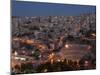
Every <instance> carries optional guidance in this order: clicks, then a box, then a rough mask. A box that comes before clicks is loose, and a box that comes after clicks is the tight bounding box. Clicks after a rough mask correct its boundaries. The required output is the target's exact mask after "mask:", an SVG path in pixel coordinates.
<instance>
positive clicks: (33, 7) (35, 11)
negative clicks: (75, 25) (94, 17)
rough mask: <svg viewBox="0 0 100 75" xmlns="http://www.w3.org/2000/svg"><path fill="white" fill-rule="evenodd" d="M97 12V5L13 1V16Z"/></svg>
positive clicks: (69, 14) (70, 14) (66, 14)
mask: <svg viewBox="0 0 100 75" xmlns="http://www.w3.org/2000/svg"><path fill="white" fill-rule="evenodd" d="M93 13H96V6H90V5H78V4H77V5H76V4H60V3H44V2H24V1H14V0H13V1H12V16H13V17H16V16H18V17H25V16H27V17H31V16H79V15H81V14H93Z"/></svg>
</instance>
